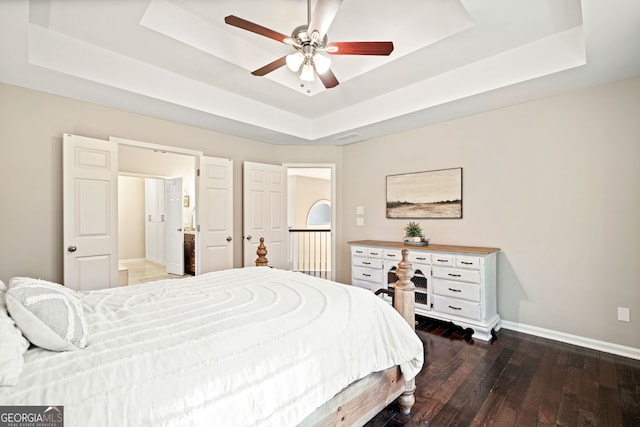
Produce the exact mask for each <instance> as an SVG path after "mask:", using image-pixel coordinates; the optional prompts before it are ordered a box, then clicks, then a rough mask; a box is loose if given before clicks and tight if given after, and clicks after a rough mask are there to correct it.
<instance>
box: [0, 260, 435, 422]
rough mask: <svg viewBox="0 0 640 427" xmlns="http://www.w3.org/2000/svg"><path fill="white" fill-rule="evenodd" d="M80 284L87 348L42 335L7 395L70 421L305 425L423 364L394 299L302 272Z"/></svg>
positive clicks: (3, 396)
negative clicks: (367, 381)
mask: <svg viewBox="0 0 640 427" xmlns="http://www.w3.org/2000/svg"><path fill="white" fill-rule="evenodd" d="M78 295H79V296H80V300H81V301H82V308H83V311H84V316H85V321H86V329H87V332H88V333H87V341H86V347H85V348H83V349H80V350H75V351H48V350H43V349H41V348H38V347H34V346H32V347H31V348H30V349H29V350H28V351H27V352H26V354H25V355H24V368H23V369H22V372H21V374H20V376H19V380H18V382H17V384H16V385H13V386H2V387H0V404H2V405H46V406H52V405H62V406H64V418H65V425H66V426H88V425H90V426H115V425H117V426H136V427H137V426H145V425H153V426H162V425H167V426H169V425H170V426H180V425H206V426H214V425H215V426H257V425H272V426H279V427H280V426H293V425H297V424H298V423H300V422H301V421H302V420H304V419H305V418H306V417H308V416H309V415H310V414H311V413H312V412H314V411H315V410H316V408H318V407H319V406H321V405H322V404H323V403H325V402H326V401H328V400H329V399H331V398H332V397H333V396H334V395H335V394H336V393H338V392H340V391H341V390H342V389H344V388H345V387H346V386H348V385H349V384H351V383H353V382H354V381H356V380H358V379H360V378H363V377H365V376H367V375H368V374H370V373H372V372H377V371H383V370H385V369H387V368H390V367H393V366H394V365H399V366H400V368H401V370H402V374H403V376H404V380H405V381H410V380H411V379H412V378H414V377H415V375H416V374H417V373H418V372H419V371H420V369H421V367H422V364H423V348H422V343H421V341H420V339H419V338H418V337H417V336H416V334H415V333H414V331H413V330H412V328H411V327H410V326H409V325H408V324H407V322H406V321H405V320H404V319H403V317H402V316H400V315H399V314H398V313H397V312H396V311H395V310H394V309H393V308H392V307H391V306H389V305H388V304H387V303H385V302H384V301H383V300H381V299H380V298H378V297H376V296H374V295H373V294H372V293H371V292H369V291H366V290H363V289H359V288H356V287H352V286H347V285H342V284H338V283H335V282H330V281H327V280H323V279H318V278H314V277H310V276H307V275H304V274H301V273H294V272H289V271H283V270H277V269H272V268H265V267H250V268H243V269H233V270H226V271H220V272H215V273H209V274H205V275H201V276H196V277H194V278H187V279H180V280H164V281H159V282H153V283H147V284H143V285H136V286H127V287H121V288H115V289H105V290H100V291H92V292H84V293H78ZM0 296H1V294H0ZM9 308H10V309H11V307H9ZM9 311H11V310H9Z"/></svg>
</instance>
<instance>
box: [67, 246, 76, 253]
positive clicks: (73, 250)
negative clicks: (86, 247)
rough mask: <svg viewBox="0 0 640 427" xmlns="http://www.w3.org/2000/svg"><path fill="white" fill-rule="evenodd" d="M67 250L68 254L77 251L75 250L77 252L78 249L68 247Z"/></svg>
mask: <svg viewBox="0 0 640 427" xmlns="http://www.w3.org/2000/svg"><path fill="white" fill-rule="evenodd" d="M67 250H68V251H69V252H75V251H77V250H78V248H77V247H76V246H69V247H68V248H67Z"/></svg>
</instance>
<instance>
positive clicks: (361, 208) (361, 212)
mask: <svg viewBox="0 0 640 427" xmlns="http://www.w3.org/2000/svg"><path fill="white" fill-rule="evenodd" d="M356 215H364V206H357V207H356Z"/></svg>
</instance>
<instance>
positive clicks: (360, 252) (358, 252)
mask: <svg viewBox="0 0 640 427" xmlns="http://www.w3.org/2000/svg"><path fill="white" fill-rule="evenodd" d="M351 256H354V257H356V256H358V257H366V256H367V248H363V247H362V246H351Z"/></svg>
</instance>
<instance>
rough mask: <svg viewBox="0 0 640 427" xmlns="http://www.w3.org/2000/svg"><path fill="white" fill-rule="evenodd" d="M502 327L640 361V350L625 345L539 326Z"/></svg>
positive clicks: (504, 323) (517, 325)
mask: <svg viewBox="0 0 640 427" xmlns="http://www.w3.org/2000/svg"><path fill="white" fill-rule="evenodd" d="M500 326H501V327H503V328H504V329H509V330H512V331H517V332H523V333H525V334H529V335H535V336H537V337H542V338H548V339H550V340H555V341H560V342H564V343H567V344H573V345H578V346H580V347H586V348H590V349H592V350H598V351H604V352H605V353H611V354H616V355H618V356H624V357H628V358H630V359H636V360H640V348H634V347H627V346H624V345H619V344H613V343H610V342H606V341H599V340H594V339H591V338H585V337H581V336H578V335H571V334H567V333H564V332H558V331H552V330H550V329H544V328H539V327H537V326H530V325H523V324H522V323H515V322H509V321H507V320H502V321H501V322H500Z"/></svg>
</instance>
